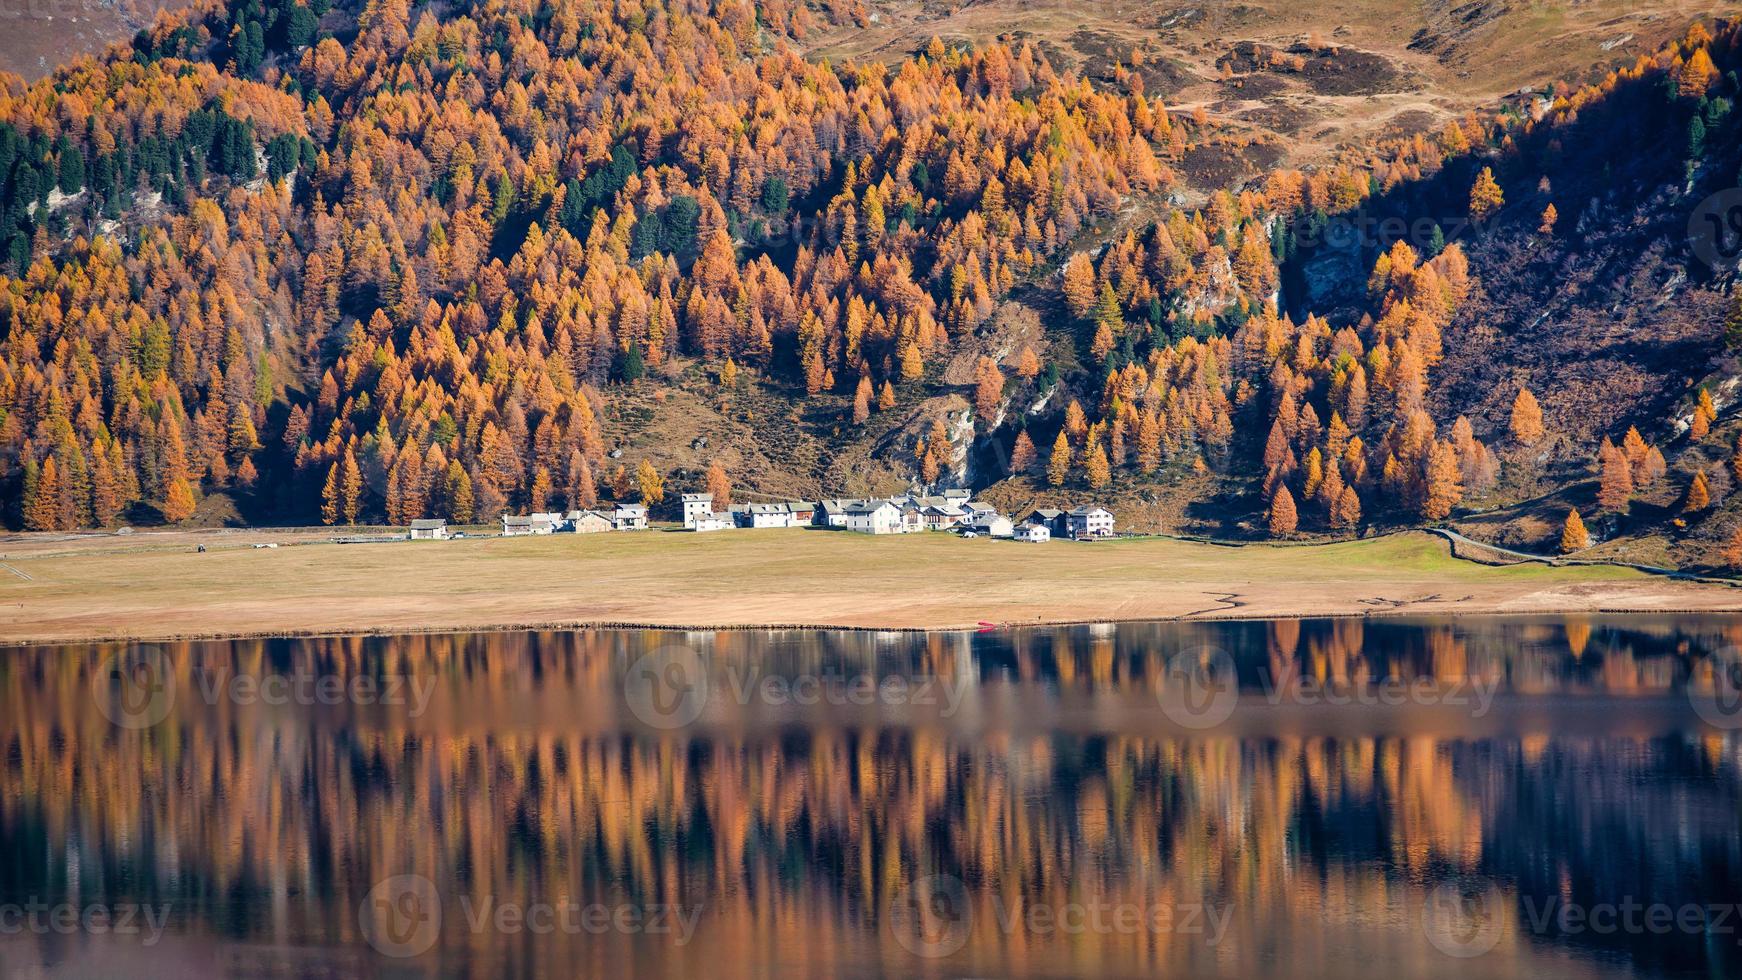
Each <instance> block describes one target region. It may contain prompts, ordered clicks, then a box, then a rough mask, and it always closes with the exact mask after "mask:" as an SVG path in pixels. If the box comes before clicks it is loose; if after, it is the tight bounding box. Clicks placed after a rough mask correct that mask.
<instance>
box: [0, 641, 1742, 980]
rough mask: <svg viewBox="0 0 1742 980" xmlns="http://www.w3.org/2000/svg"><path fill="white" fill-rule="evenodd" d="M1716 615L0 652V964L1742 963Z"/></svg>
mask: <svg viewBox="0 0 1742 980" xmlns="http://www.w3.org/2000/svg"><path fill="white" fill-rule="evenodd" d="M1739 644H1742V620H1738V619H1737V618H1735V617H1709V618H1702V617H1687V616H1674V617H1671V616H1664V617H1579V618H1572V619H1563V618H1532V619H1484V618H1470V619H1456V620H1386V621H1382V622H1361V621H1356V620H1338V621H1329V620H1305V621H1287V622H1254V623H1222V624H1164V625H1122V626H1118V627H1080V628H1060V629H1032V630H1015V631H1011V630H1000V631H996V632H989V633H984V634H941V635H924V636H920V635H902V634H875V633H845V632H814V631H779V632H732V633H684V632H662V631H597V632H579V633H574V632H564V633H498V634H469V635H435V636H412V637H369V638H319V639H299V640H248V641H235V642H216V643H188V644H163V645H158V646H100V647H74V648H42V649H8V650H0V978H7V977H12V976H39V975H48V976H59V975H71V976H86V975H90V976H116V975H124V976H128V977H130V978H144V977H156V976H171V977H177V978H186V977H190V976H209V975H224V974H231V975H241V976H287V977H288V976H317V977H318V976H350V975H387V976H424V975H451V976H475V977H489V978H495V977H505V976H521V975H550V976H599V975H605V976H631V975H661V976H686V977H687V976H770V975H775V974H776V973H777V972H778V973H792V974H801V975H848V976H858V975H867V976H868V975H883V974H895V975H916V974H917V975H936V976H959V975H1027V976H1061V977H1062V976H1085V975H1112V976H1139V975H1144V976H1152V975H1168V976H1226V977H1255V976H1266V975H1275V976H1291V977H1294V976H1309V977H1311V976H1324V977H1346V976H1350V975H1355V974H1357V973H1359V974H1361V975H1370V976H1375V977H1409V976H1456V977H1470V976H1520V977H1523V976H1529V977H1543V976H1569V977H1585V976H1593V977H1594V976H1647V977H1723V976H1738V975H1742V909H1738V907H1737V903H1742V735H1739V734H1738V732H1739V731H1742V704H1739V703H1738V701H1737V699H1736V698H1735V697H1734V695H1735V693H1736V688H1737V685H1738V683H1739V682H1742V671H1738V669H1737V664H1738V656H1737V653H1736V649H1735V647H1736V645H1739Z"/></svg>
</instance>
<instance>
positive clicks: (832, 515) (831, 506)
mask: <svg viewBox="0 0 1742 980" xmlns="http://www.w3.org/2000/svg"><path fill="white" fill-rule="evenodd" d="M858 503H864V501H861V500H824V501H822V502H820V503H818V504H817V506H816V510H815V511H814V512H813V513H812V515H811V523H813V524H815V525H817V526H818V527H833V528H843V527H846V526H847V508H849V507H851V506H853V505H854V504H858Z"/></svg>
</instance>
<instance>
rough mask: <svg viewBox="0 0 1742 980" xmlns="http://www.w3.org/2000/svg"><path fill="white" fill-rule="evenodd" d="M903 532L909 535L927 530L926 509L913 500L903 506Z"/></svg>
mask: <svg viewBox="0 0 1742 980" xmlns="http://www.w3.org/2000/svg"><path fill="white" fill-rule="evenodd" d="M901 530H902V531H904V532H906V533H908V534H916V533H918V532H920V531H923V530H925V508H924V507H921V506H920V505H919V503H918V502H917V501H914V500H913V499H912V498H909V499H908V501H907V502H906V503H904V504H902V505H901Z"/></svg>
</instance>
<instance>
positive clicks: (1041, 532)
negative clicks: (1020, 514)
mask: <svg viewBox="0 0 1742 980" xmlns="http://www.w3.org/2000/svg"><path fill="white" fill-rule="evenodd" d="M1016 540H1018V541H1028V542H1031V543H1034V544H1039V543H1041V542H1045V541H1050V540H1052V532H1051V531H1049V530H1047V526H1046V525H1045V524H1024V525H1022V526H1021V527H1019V528H1017V529H1016Z"/></svg>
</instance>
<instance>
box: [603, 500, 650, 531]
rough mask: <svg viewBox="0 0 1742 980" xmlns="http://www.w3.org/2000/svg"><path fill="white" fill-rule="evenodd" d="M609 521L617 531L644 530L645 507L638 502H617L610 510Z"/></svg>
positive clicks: (645, 519)
mask: <svg viewBox="0 0 1742 980" xmlns="http://www.w3.org/2000/svg"><path fill="white" fill-rule="evenodd" d="M611 523H612V525H613V526H615V527H616V528H617V530H619V531H645V530H647V508H646V507H643V506H642V505H640V504H618V505H617V509H616V510H614V511H612V512H611Z"/></svg>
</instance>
